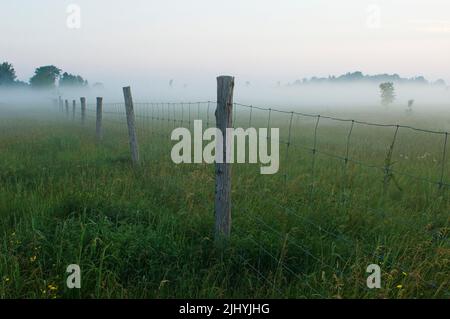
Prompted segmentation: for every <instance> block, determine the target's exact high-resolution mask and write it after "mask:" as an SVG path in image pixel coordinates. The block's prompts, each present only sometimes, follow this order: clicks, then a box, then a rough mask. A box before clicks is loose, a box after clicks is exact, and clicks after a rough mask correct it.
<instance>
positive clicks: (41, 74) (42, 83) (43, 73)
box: [30, 65, 61, 89]
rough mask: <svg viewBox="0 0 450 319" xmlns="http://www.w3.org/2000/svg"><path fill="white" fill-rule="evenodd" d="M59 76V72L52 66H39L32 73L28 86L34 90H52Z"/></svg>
mask: <svg viewBox="0 0 450 319" xmlns="http://www.w3.org/2000/svg"><path fill="white" fill-rule="evenodd" d="M60 75H61V70H60V69H58V68H57V67H56V66H54V65H47V66H41V67H39V68H37V69H36V70H35V71H34V75H33V77H32V78H31V79H30V84H31V86H32V87H34V88H42V89H52V88H54V87H55V82H56V80H57V79H58V78H59V76H60Z"/></svg>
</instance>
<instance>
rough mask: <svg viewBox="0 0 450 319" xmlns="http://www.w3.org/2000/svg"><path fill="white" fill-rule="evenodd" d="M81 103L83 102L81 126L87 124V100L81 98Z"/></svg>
mask: <svg viewBox="0 0 450 319" xmlns="http://www.w3.org/2000/svg"><path fill="white" fill-rule="evenodd" d="M80 102H81V124H83V125H84V123H85V122H86V98H85V97H81V98H80Z"/></svg>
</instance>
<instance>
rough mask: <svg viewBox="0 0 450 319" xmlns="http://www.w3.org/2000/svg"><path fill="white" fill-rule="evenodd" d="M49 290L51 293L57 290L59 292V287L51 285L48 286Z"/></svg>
mask: <svg viewBox="0 0 450 319" xmlns="http://www.w3.org/2000/svg"><path fill="white" fill-rule="evenodd" d="M48 289H49V290H50V291H56V290H58V286H56V285H52V284H49V285H48Z"/></svg>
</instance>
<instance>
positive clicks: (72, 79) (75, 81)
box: [59, 72, 88, 87]
mask: <svg viewBox="0 0 450 319" xmlns="http://www.w3.org/2000/svg"><path fill="white" fill-rule="evenodd" d="M87 85H88V81H86V80H84V79H83V78H82V77H81V76H79V75H73V74H69V73H67V72H64V73H63V75H62V76H61V78H60V79H59V86H61V87H83V86H87Z"/></svg>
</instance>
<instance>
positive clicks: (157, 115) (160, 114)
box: [59, 83, 450, 297]
mask: <svg viewBox="0 0 450 319" xmlns="http://www.w3.org/2000/svg"><path fill="white" fill-rule="evenodd" d="M229 85H231V83H230V84H229ZM228 89H229V88H228ZM230 94H231V96H230ZM129 98H130V99H131V92H129ZM125 100H127V94H125ZM131 103H132V102H131ZM81 104H82V112H81V117H82V122H83V123H84V121H85V118H86V117H87V118H90V119H94V118H96V119H97V136H98V131H99V128H98V127H99V124H98V121H99V116H100V123H101V122H102V121H103V122H104V121H107V122H113V123H121V124H123V125H124V126H126V127H127V128H128V130H129V134H130V145H131V144H132V142H131V140H132V135H133V133H132V131H130V126H132V127H134V126H136V128H137V129H139V130H143V131H145V132H148V133H151V134H152V136H160V137H164V138H168V134H165V133H164V130H168V131H169V132H170V129H172V128H176V127H177V125H181V126H188V127H189V128H192V122H193V120H195V119H206V125H207V127H210V125H212V124H213V123H211V121H210V115H211V106H213V105H214V104H216V106H217V108H218V109H219V110H220V107H222V108H226V107H227V106H231V107H232V111H231V109H229V111H228V113H226V114H228V115H225V118H221V119H219V118H220V115H219V116H218V119H217V122H218V123H219V122H221V121H224V120H225V119H227V120H226V121H227V122H226V123H222V124H220V125H217V126H216V127H219V128H222V129H223V128H226V127H236V126H237V122H238V120H242V118H239V117H238V110H239V109H240V108H242V109H246V110H248V111H249V118H248V127H252V125H254V124H256V123H255V121H257V120H258V118H257V117H256V116H255V111H256V110H257V111H262V112H266V119H267V121H266V122H265V124H263V123H264V117H263V118H260V120H261V124H263V125H264V126H266V127H267V128H268V132H269V133H268V136H267V138H268V139H269V138H270V128H271V127H273V126H275V124H274V123H273V121H276V120H277V118H274V113H275V114H280V115H284V116H287V119H288V123H289V124H288V126H287V130H288V132H287V136H286V137H285V138H284V139H283V138H281V136H280V144H282V145H285V146H286V151H285V156H284V159H285V161H286V164H287V163H288V161H289V159H290V156H289V154H290V150H291V149H292V148H294V149H295V148H298V149H301V150H305V151H308V152H310V154H311V156H312V158H311V167H310V183H309V186H310V198H309V203H313V202H314V198H315V197H316V193H317V189H316V188H317V187H316V183H317V176H316V166H317V160H318V156H319V155H321V156H325V157H327V158H331V159H335V160H338V161H341V162H342V164H343V166H342V174H343V175H342V180H341V181H340V182H341V183H342V184H341V185H342V192H341V194H340V196H342V198H341V201H342V203H343V204H342V205H343V206H344V207H345V206H346V205H347V199H346V198H345V192H346V190H347V188H349V187H350V185H348V184H347V183H346V178H347V174H348V165H349V163H353V164H356V165H359V166H362V167H366V168H370V169H375V170H378V171H379V172H380V173H382V174H383V194H384V195H386V193H387V191H388V187H389V184H390V182H391V181H393V182H394V183H395V184H396V185H397V186H398V187H400V186H399V185H398V181H397V179H396V176H403V177H407V178H411V179H413V180H416V181H420V182H423V183H427V184H430V185H435V186H438V188H439V189H440V190H442V189H443V188H444V187H445V188H447V187H448V186H450V184H449V183H447V182H446V181H445V169H446V165H445V162H446V160H447V146H448V133H447V132H444V131H435V130H428V129H421V128H417V127H413V126H409V125H399V124H381V123H373V122H368V121H360V120H355V119H344V118H337V117H331V116H324V115H320V114H307V113H302V112H296V111H284V110H281V109H275V108H264V107H260V106H252V105H245V104H240V103H234V102H233V100H232V90H231V92H229V94H228V95H225V96H221V95H220V96H219V97H218V102H213V101H199V102H152V103H146V102H140V103H134V114H133V116H132V118H133V122H134V119H135V120H136V123H130V119H131V115H130V113H129V105H130V103H129V101H128V102H125V103H102V107H100V110H99V108H98V102H97V109H96V110H95V111H94V110H93V109H90V108H89V107H90V106H93V105H90V104H88V105H87V108H86V105H85V108H84V110H83V100H82V99H81ZM74 105H75V104H74ZM127 105H128V106H127ZM132 105H133V103H132ZM202 107H204V108H206V114H204V112H202ZM59 108H60V111H61V112H64V109H63V108H62V107H61V99H60V103H59ZM203 111H204V109H203ZM233 113H234V114H233ZM94 114H95V115H96V116H94ZM195 114H196V116H195ZM231 114H232V115H231ZM102 115H103V116H104V117H103V118H102V117H101V116H102ZM74 116H75V113H74ZM216 116H217V113H216ZM227 116H228V117H227ZM67 117H68V115H67ZM295 117H297V119H299V118H305V119H310V120H312V125H313V134H312V147H311V146H309V145H307V144H306V143H296V142H294V141H293V137H294V135H295V134H294V133H293V128H294V126H295V125H294V118H295ZM125 119H126V120H125ZM323 120H331V121H337V122H340V123H349V127H348V130H347V133H346V135H345V139H344V145H345V147H344V155H339V154H334V153H333V152H329V151H324V150H322V149H321V148H320V147H318V143H319V135H318V132H319V130H320V128H321V123H322V121H323ZM127 122H128V123H127ZM155 122H156V123H159V124H158V125H155ZM101 125H102V124H100V127H101ZM224 125H225V126H224ZM356 125H363V126H370V127H378V128H383V129H393V130H394V132H393V135H392V139H391V141H390V144H389V145H386V147H387V153H386V155H385V156H384V165H374V164H371V163H367V162H364V161H362V160H358V159H356V158H352V157H351V156H350V151H351V149H352V137H353V136H354V134H355V133H354V132H355V126H356ZM157 126H159V127H157ZM400 129H408V130H412V131H414V132H419V133H426V134H433V135H436V136H440V137H443V143H442V145H443V148H442V153H441V161H440V164H439V176H438V179H437V180H433V179H430V178H429V177H424V176H418V175H414V174H411V173H407V172H402V171H399V170H396V169H393V164H394V162H393V154H394V151H395V146H396V143H397V142H398V134H399V131H400ZM134 135H136V132H134ZM135 137H136V136H135ZM97 140H101V139H98V138H97ZM134 141H135V144H136V150H137V139H136V138H135V139H134ZM167 141H168V142H169V139H168V140H167ZM131 148H132V154H133V152H135V151H134V150H133V146H131ZM224 156H225V157H224V158H226V154H224ZM135 160H136V159H135V154H134V155H133V162H135ZM227 165H229V164H227ZM223 169H224V168H223V167H222V166H220V167H217V168H216V183H217V181H218V180H217V176H218V175H221V174H222V172H223V171H222V170H223ZM288 169H289V167H288V166H286V170H285V171H284V174H283V176H284V182H285V183H284V184H285V187H286V188H285V189H287V182H288V176H289V174H288ZM229 177H230V179H229V181H228V182H225V183H224V184H223V185H222V186H220V187H219V186H217V185H218V184H216V196H217V190H218V189H219V190H220V189H223V188H224V187H225V188H227V189H228V191H229V192H231V172H230V175H229ZM219 183H223V182H222V181H221V180H220V181H219ZM227 198H228V197H227V196H225V199H224V200H223V199H222V198H221V199H220V200H223V202H222V203H221V204H219V205H218V204H217V200H218V199H217V197H216V217H217V216H220V218H218V219H216V231H217V229H221V230H220V233H221V234H226V235H227V234H229V233H230V229H231V228H230V222H231V220H230V219H231V199H227ZM261 201H264V202H270V203H271V204H273V205H274V206H276V207H278V208H279V209H282V210H283V211H284V212H285V213H288V214H290V215H293V216H296V217H298V218H301V219H302V221H304V222H306V223H307V224H308V225H310V226H312V227H314V228H315V229H317V230H318V231H319V232H321V233H324V234H326V235H327V236H330V237H333V238H336V239H337V240H343V241H345V242H347V243H348V244H350V245H354V244H355V241H352V240H350V239H349V238H348V237H346V236H344V235H343V234H336V233H335V232H331V231H329V230H327V229H324V228H323V227H322V226H321V225H318V224H316V223H315V222H313V221H312V220H310V219H309V218H307V217H306V216H303V215H302V214H300V213H298V212H296V211H295V210H294V209H292V208H289V207H287V206H285V205H282V204H279V203H277V201H274V200H272V199H271V200H269V199H267V198H264V196H261ZM218 206H219V207H224V206H225V207H226V208H225V209H224V210H222V209H221V208H219V209H220V210H221V213H220V214H219V215H217V207H218ZM361 208H362V209H367V210H372V211H375V212H377V213H378V212H379V211H377V210H374V209H371V208H370V207H361ZM243 211H245V212H249V210H248V209H243ZM383 214H384V212H383ZM223 216H226V217H225V219H223V218H224V217H223ZM243 216H244V218H246V219H247V220H248V221H250V222H252V223H255V222H256V223H257V224H260V225H262V226H264V228H265V229H267V231H269V232H271V233H273V234H276V235H277V236H279V237H280V238H282V237H283V236H285V235H286V234H283V233H282V232H280V231H278V230H277V229H276V228H275V227H274V226H271V225H269V224H268V223H267V222H265V221H264V220H263V219H262V218H260V217H255V218H252V217H251V215H250V214H244V215H243ZM218 220H219V222H218ZM224 220H228V224H227V226H225V228H221V227H224V226H223V224H221V222H222V221H224ZM233 233H236V234H238V235H243V233H242V231H241V230H239V231H237V230H236V227H234V229H233ZM227 236H228V235H227ZM249 239H250V240H251V241H252V242H253V244H255V245H256V246H257V247H258V248H259V249H260V251H263V252H264V254H265V255H267V256H269V257H270V258H271V259H273V260H274V261H275V262H278V263H279V266H280V267H281V268H282V269H284V271H286V272H287V273H289V274H290V275H292V276H294V277H296V278H297V279H299V280H302V279H303V278H302V277H301V276H300V275H299V273H298V272H297V271H295V270H294V269H292V268H291V267H289V265H287V264H286V263H285V262H283V261H282V260H281V258H277V257H276V256H274V254H273V253H272V252H270V251H269V250H268V249H267V248H266V247H264V246H263V245H261V244H260V243H258V242H257V241H255V240H254V239H253V238H251V237H250V238H249ZM287 240H288V241H289V242H291V243H292V244H293V245H294V246H295V247H297V248H298V249H300V250H301V251H302V252H303V253H305V254H306V255H307V256H309V257H310V258H312V259H313V260H315V261H316V262H317V263H319V264H320V265H321V266H322V267H324V268H327V269H330V270H331V271H333V272H336V271H338V269H337V268H336V266H335V265H331V264H328V263H326V262H325V261H324V260H323V259H321V258H319V257H317V256H315V255H314V254H313V253H312V252H311V251H310V250H309V249H308V248H307V247H305V245H302V244H300V243H299V240H298V239H296V238H291V237H288V238H287ZM364 253H365V254H367V255H375V252H373V251H372V252H371V251H369V250H367V249H365V250H364ZM238 257H239V258H240V259H242V260H243V261H244V262H245V263H246V265H248V266H249V267H250V268H252V270H253V271H254V272H255V273H256V274H257V275H258V276H260V277H262V278H263V279H264V280H265V281H267V282H269V283H270V284H271V285H272V286H273V287H274V289H276V290H278V291H280V290H279V289H278V288H277V287H276V283H275V282H273V281H272V280H270V279H269V277H268V276H266V275H264V273H262V272H261V271H260V270H258V268H257V267H255V266H254V265H252V264H251V263H248V260H247V259H246V258H245V257H244V256H242V255H241V254H238ZM375 257H377V258H379V256H375ZM388 262H389V261H388ZM390 266H391V267H394V266H395V267H398V268H400V269H401V270H402V271H406V269H405V268H403V267H401V266H399V264H398V263H396V264H395V265H393V264H391V265H390ZM340 271H341V272H343V271H344V269H341V270H340ZM419 278H420V277H419ZM420 279H422V278H420ZM422 281H423V279H422ZM423 283H425V284H427V285H430V286H432V287H433V288H436V289H439V287H438V286H437V285H436V284H435V283H432V282H428V281H423ZM307 285H309V283H307ZM309 288H310V289H311V290H312V291H313V292H314V294H316V295H317V296H320V297H323V294H321V293H320V292H318V291H317V290H316V289H314V287H311V286H309ZM445 293H446V294H447V295H448V294H449V292H448V291H446V292H445Z"/></svg>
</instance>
